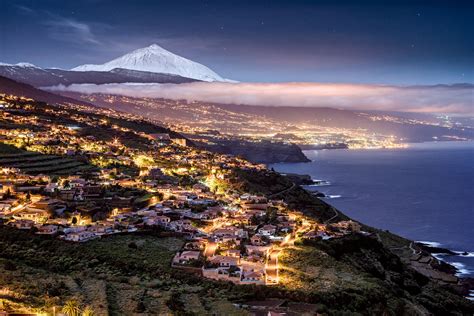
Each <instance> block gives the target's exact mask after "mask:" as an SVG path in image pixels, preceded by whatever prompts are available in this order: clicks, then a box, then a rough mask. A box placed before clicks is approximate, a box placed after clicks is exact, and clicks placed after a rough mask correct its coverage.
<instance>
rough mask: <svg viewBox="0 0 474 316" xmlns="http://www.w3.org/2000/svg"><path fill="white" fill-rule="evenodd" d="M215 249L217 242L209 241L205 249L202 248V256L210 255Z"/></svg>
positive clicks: (207, 256)
mask: <svg viewBox="0 0 474 316" xmlns="http://www.w3.org/2000/svg"><path fill="white" fill-rule="evenodd" d="M216 249H217V243H216V242H214V241H210V242H208V243H207V245H206V249H205V250H204V256H205V257H206V258H209V257H212V256H213V255H214V253H215V252H216Z"/></svg>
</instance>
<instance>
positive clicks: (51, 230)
mask: <svg viewBox="0 0 474 316" xmlns="http://www.w3.org/2000/svg"><path fill="white" fill-rule="evenodd" d="M57 232H58V226H56V225H43V226H40V227H39V228H38V232H37V234H39V235H54V234H56V233H57Z"/></svg>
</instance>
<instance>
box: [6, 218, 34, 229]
mask: <svg viewBox="0 0 474 316" xmlns="http://www.w3.org/2000/svg"><path fill="white" fill-rule="evenodd" d="M8 224H9V225H12V226H14V227H16V228H18V229H31V228H32V227H33V225H34V222H33V221H32V220H28V219H19V220H16V221H13V222H10V223H8Z"/></svg>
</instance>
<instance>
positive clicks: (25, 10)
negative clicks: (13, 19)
mask: <svg viewBox="0 0 474 316" xmlns="http://www.w3.org/2000/svg"><path fill="white" fill-rule="evenodd" d="M15 7H16V8H17V9H18V11H19V12H20V13H22V14H25V15H36V11H35V10H33V9H31V8H30V7H27V6H24V5H15Z"/></svg>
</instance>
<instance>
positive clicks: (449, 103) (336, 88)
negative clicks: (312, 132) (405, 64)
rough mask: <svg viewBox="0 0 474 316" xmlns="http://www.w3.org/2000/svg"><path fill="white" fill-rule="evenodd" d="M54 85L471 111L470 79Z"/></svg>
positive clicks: (224, 99)
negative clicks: (418, 82) (436, 82)
mask: <svg viewBox="0 0 474 316" xmlns="http://www.w3.org/2000/svg"><path fill="white" fill-rule="evenodd" d="M48 89H49V90H53V91H74V92H80V93H86V94H91V93H106V94H119V95H126V96H131V97H150V98H167V99H186V100H189V101H192V100H199V101H207V102H216V103H230V104H248V105H260V106H263V105H266V106H302V107H332V108H339V109H355V110H386V111H402V112H426V113H453V114H454V113H457V114H471V115H473V114H474V109H473V91H474V85H472V84H457V85H434V86H390V85H368V84H339V83H221V82H212V83H207V82H206V83H204V82H194V83H186V84H136V83H126V84H103V85H95V84H73V85H70V86H67V87H66V86H56V87H49V88H48Z"/></svg>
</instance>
